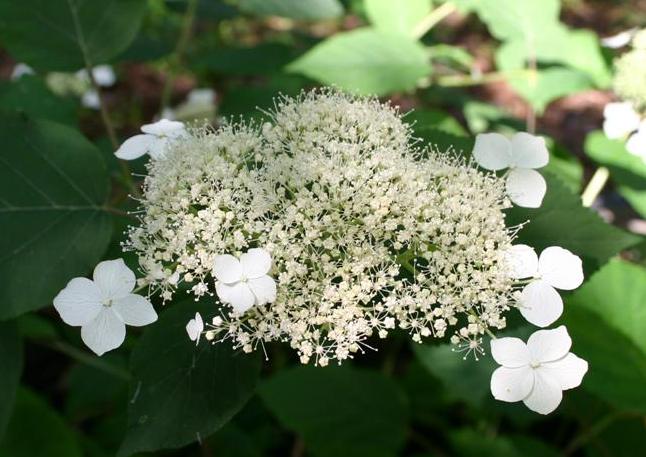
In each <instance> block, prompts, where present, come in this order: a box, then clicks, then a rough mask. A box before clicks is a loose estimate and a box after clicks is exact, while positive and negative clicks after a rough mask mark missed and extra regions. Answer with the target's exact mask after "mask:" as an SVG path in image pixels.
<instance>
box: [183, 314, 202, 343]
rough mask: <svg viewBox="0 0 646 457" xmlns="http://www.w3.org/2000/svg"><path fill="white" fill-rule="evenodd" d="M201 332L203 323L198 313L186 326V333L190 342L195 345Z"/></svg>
mask: <svg viewBox="0 0 646 457" xmlns="http://www.w3.org/2000/svg"><path fill="white" fill-rule="evenodd" d="M203 331H204V321H203V320H202V316H201V315H200V313H195V317H194V318H193V319H191V320H190V321H188V324H186V333H188V337H189V338H190V339H191V341H195V344H196V345H197V344H199V342H200V335H201V334H202V332H203Z"/></svg>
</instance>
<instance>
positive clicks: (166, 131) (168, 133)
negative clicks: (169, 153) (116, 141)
mask: <svg viewBox="0 0 646 457" xmlns="http://www.w3.org/2000/svg"><path fill="white" fill-rule="evenodd" d="M141 131H142V132H144V133H143V134H140V135H135V136H133V137H131V138H128V139H127V140H126V141H125V142H124V143H123V144H122V145H121V146H120V147H119V149H117V151H116V152H115V153H114V155H116V156H117V157H118V158H120V159H123V160H134V159H137V158H139V157H141V156H142V155H144V154H148V155H149V156H150V157H151V158H152V159H163V158H164V155H165V154H166V147H167V146H168V142H169V140H172V139H175V138H178V137H181V136H183V135H185V134H186V128H185V127H184V123H183V122H177V121H169V120H168V119H162V120H160V121H158V122H155V123H154V124H146V125H144V126H142V127H141Z"/></svg>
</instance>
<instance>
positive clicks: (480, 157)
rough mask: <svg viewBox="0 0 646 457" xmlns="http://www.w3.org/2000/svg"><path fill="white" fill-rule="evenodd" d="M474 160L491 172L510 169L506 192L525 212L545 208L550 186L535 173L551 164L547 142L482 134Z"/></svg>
mask: <svg viewBox="0 0 646 457" xmlns="http://www.w3.org/2000/svg"><path fill="white" fill-rule="evenodd" d="M473 157H474V158H475V161H476V162H477V163H478V164H479V165H480V166H481V167H482V168H485V169H487V170H492V171H497V170H503V169H505V168H509V169H510V170H509V172H508V175H507V182H506V188H507V195H508V196H509V198H510V199H511V201H512V202H514V203H515V204H517V205H518V206H523V207H525V208H538V207H539V206H541V203H542V202H543V197H544V196H545V192H546V190H547V184H546V183H545V179H544V178H543V176H541V174H540V173H539V172H537V171H536V170H535V169H536V168H541V167H544V166H545V165H547V163H548V162H549V153H548V152H547V147H546V146H545V140H544V139H543V138H541V137H539V136H534V135H530V134H529V133H525V132H518V133H516V134H515V135H514V136H513V137H512V138H511V140H509V139H508V138H507V137H505V136H504V135H501V134H499V133H481V134H479V135H477V136H476V142H475V146H474V147H473Z"/></svg>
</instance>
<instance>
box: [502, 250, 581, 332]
mask: <svg viewBox="0 0 646 457" xmlns="http://www.w3.org/2000/svg"><path fill="white" fill-rule="evenodd" d="M507 259H508V262H509V265H510V271H511V275H512V277H513V278H514V279H524V278H532V279H531V281H530V282H529V284H527V285H526V286H525V287H524V288H523V291H522V293H521V296H520V300H519V302H520V312H521V314H522V315H523V317H524V318H525V319H527V321H528V322H530V323H532V324H534V325H536V326H538V327H546V326H548V325H550V324H552V323H553V322H555V321H556V320H557V319H558V318H559V317H560V316H561V314H562V313H563V300H562V299H561V296H560V295H559V293H558V292H557V291H556V289H561V290H573V289H576V288H577V287H579V286H580V285H581V283H583V267H582V263H581V259H580V258H579V257H578V256H576V255H574V254H572V253H571V252H570V251H568V250H567V249H563V248H560V247H557V246H551V247H548V248H546V249H545V250H543V252H542V253H541V255H540V257H538V256H537V255H536V252H535V251H534V249H532V248H531V247H529V246H527V245H524V244H518V245H515V246H512V247H511V248H510V249H509V251H508V252H507Z"/></svg>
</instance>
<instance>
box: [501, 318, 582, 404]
mask: <svg viewBox="0 0 646 457" xmlns="http://www.w3.org/2000/svg"><path fill="white" fill-rule="evenodd" d="M571 346H572V340H571V339H570V335H569V334H568V332H567V329H566V328H565V327H564V326H560V327H558V328H556V329H553V330H538V331H536V332H534V333H533V334H532V335H531V336H530V337H529V339H528V340H527V344H525V343H524V342H523V341H522V340H521V339H519V338H509V337H507V338H497V339H493V340H491V355H492V357H493V358H494V360H495V361H496V362H498V364H500V365H502V366H501V367H499V368H497V369H496V371H494V372H493V374H492V376H491V393H492V394H493V396H494V398H495V399H496V400H500V401H505V402H511V403H513V402H518V401H522V402H523V403H525V406H527V407H528V408H529V409H531V410H532V411H535V412H537V413H539V414H549V413H551V412H552V411H554V410H555V409H556V408H557V407H558V405H559V404H560V403H561V400H562V398H563V391H564V390H568V389H573V388H575V387H577V386H579V385H580V384H581V381H582V380H583V376H584V375H585V374H586V372H587V371H588V362H586V361H585V360H583V359H581V358H579V357H577V356H576V355H574V354H572V353H571V352H570V347H571Z"/></svg>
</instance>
